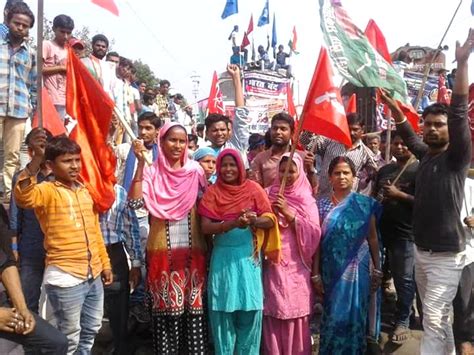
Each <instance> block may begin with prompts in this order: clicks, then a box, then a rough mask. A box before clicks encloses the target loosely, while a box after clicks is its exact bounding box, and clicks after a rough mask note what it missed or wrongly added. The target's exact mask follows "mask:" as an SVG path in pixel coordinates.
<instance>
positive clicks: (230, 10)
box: [221, 0, 239, 19]
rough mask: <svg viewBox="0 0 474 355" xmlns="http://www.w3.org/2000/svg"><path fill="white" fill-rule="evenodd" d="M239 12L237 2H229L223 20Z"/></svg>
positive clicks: (233, 0)
mask: <svg viewBox="0 0 474 355" xmlns="http://www.w3.org/2000/svg"><path fill="white" fill-rule="evenodd" d="M238 12H239V5H238V3H237V0H227V2H226V4H225V8H224V11H223V12H222V15H221V17H222V19H225V18H226V17H229V16H230V15H233V14H236V13H238Z"/></svg>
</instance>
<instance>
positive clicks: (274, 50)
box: [272, 13, 278, 58]
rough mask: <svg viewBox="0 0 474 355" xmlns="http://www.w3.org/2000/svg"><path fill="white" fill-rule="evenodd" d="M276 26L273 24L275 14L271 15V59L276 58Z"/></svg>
mask: <svg viewBox="0 0 474 355" xmlns="http://www.w3.org/2000/svg"><path fill="white" fill-rule="evenodd" d="M277 42H278V40H277V26H276V22H275V13H273V28H272V47H273V57H274V58H276V46H277V44H278V43H277Z"/></svg>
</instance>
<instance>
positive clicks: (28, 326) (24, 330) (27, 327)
mask: <svg viewBox="0 0 474 355" xmlns="http://www.w3.org/2000/svg"><path fill="white" fill-rule="evenodd" d="M17 314H19V315H20V316H21V318H22V321H21V322H18V326H17V327H16V328H15V333H17V334H23V335H26V334H29V333H31V332H32V331H33V329H34V328H35V325H36V322H35V318H34V317H33V314H31V312H30V310H29V309H28V308H23V309H19V310H17Z"/></svg>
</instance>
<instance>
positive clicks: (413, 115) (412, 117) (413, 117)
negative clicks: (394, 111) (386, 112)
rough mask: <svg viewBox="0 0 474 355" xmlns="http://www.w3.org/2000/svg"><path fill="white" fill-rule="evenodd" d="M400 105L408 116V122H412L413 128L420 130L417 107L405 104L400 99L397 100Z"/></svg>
mask: <svg viewBox="0 0 474 355" xmlns="http://www.w3.org/2000/svg"><path fill="white" fill-rule="evenodd" d="M397 103H398V107H400V108H401V110H402V111H403V114H404V115H405V117H406V118H407V120H408V122H410V124H411V126H412V127H413V129H414V130H415V131H416V132H418V130H419V129H420V127H419V126H418V123H419V122H420V117H419V116H418V113H417V112H416V111H415V108H414V107H413V106H412V105H410V104H404V103H403V102H401V101H400V100H397Z"/></svg>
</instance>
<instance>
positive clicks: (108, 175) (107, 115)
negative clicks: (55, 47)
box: [66, 48, 116, 212]
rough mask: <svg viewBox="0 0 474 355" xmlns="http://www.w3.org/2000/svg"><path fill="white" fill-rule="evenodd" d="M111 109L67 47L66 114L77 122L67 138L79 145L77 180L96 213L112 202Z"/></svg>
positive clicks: (112, 106) (89, 74)
mask: <svg viewBox="0 0 474 355" xmlns="http://www.w3.org/2000/svg"><path fill="white" fill-rule="evenodd" d="M113 109H114V103H113V101H112V100H111V99H110V97H109V95H107V93H106V92H105V91H104V89H102V86H101V85H100V84H99V82H98V81H97V80H96V79H95V78H94V77H93V76H92V74H91V73H90V72H89V70H88V69H87V68H86V67H85V65H84V64H83V63H82V62H81V61H80V60H79V59H78V58H77V57H76V55H75V54H74V52H73V51H72V50H71V49H70V48H69V53H68V61H67V77H66V112H67V113H68V114H69V115H70V116H71V117H73V118H75V119H76V120H77V125H76V126H75V127H74V129H73V130H72V132H71V134H70V137H71V138H72V139H74V140H75V141H76V142H77V143H78V144H79V145H80V146H81V149H82V153H81V161H82V170H81V178H82V181H83V182H84V185H85V186H86V187H87V189H88V190H89V193H90V194H91V196H92V199H93V200H94V203H95V205H96V208H97V210H98V211H99V212H105V211H107V210H108V209H109V208H110V207H112V204H113V203H114V201H115V192H114V185H115V182H116V179H115V174H114V173H115V166H116V159H115V155H114V153H113V151H112V148H110V147H109V146H108V145H107V135H108V131H109V126H110V122H111V119H112V113H113Z"/></svg>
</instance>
